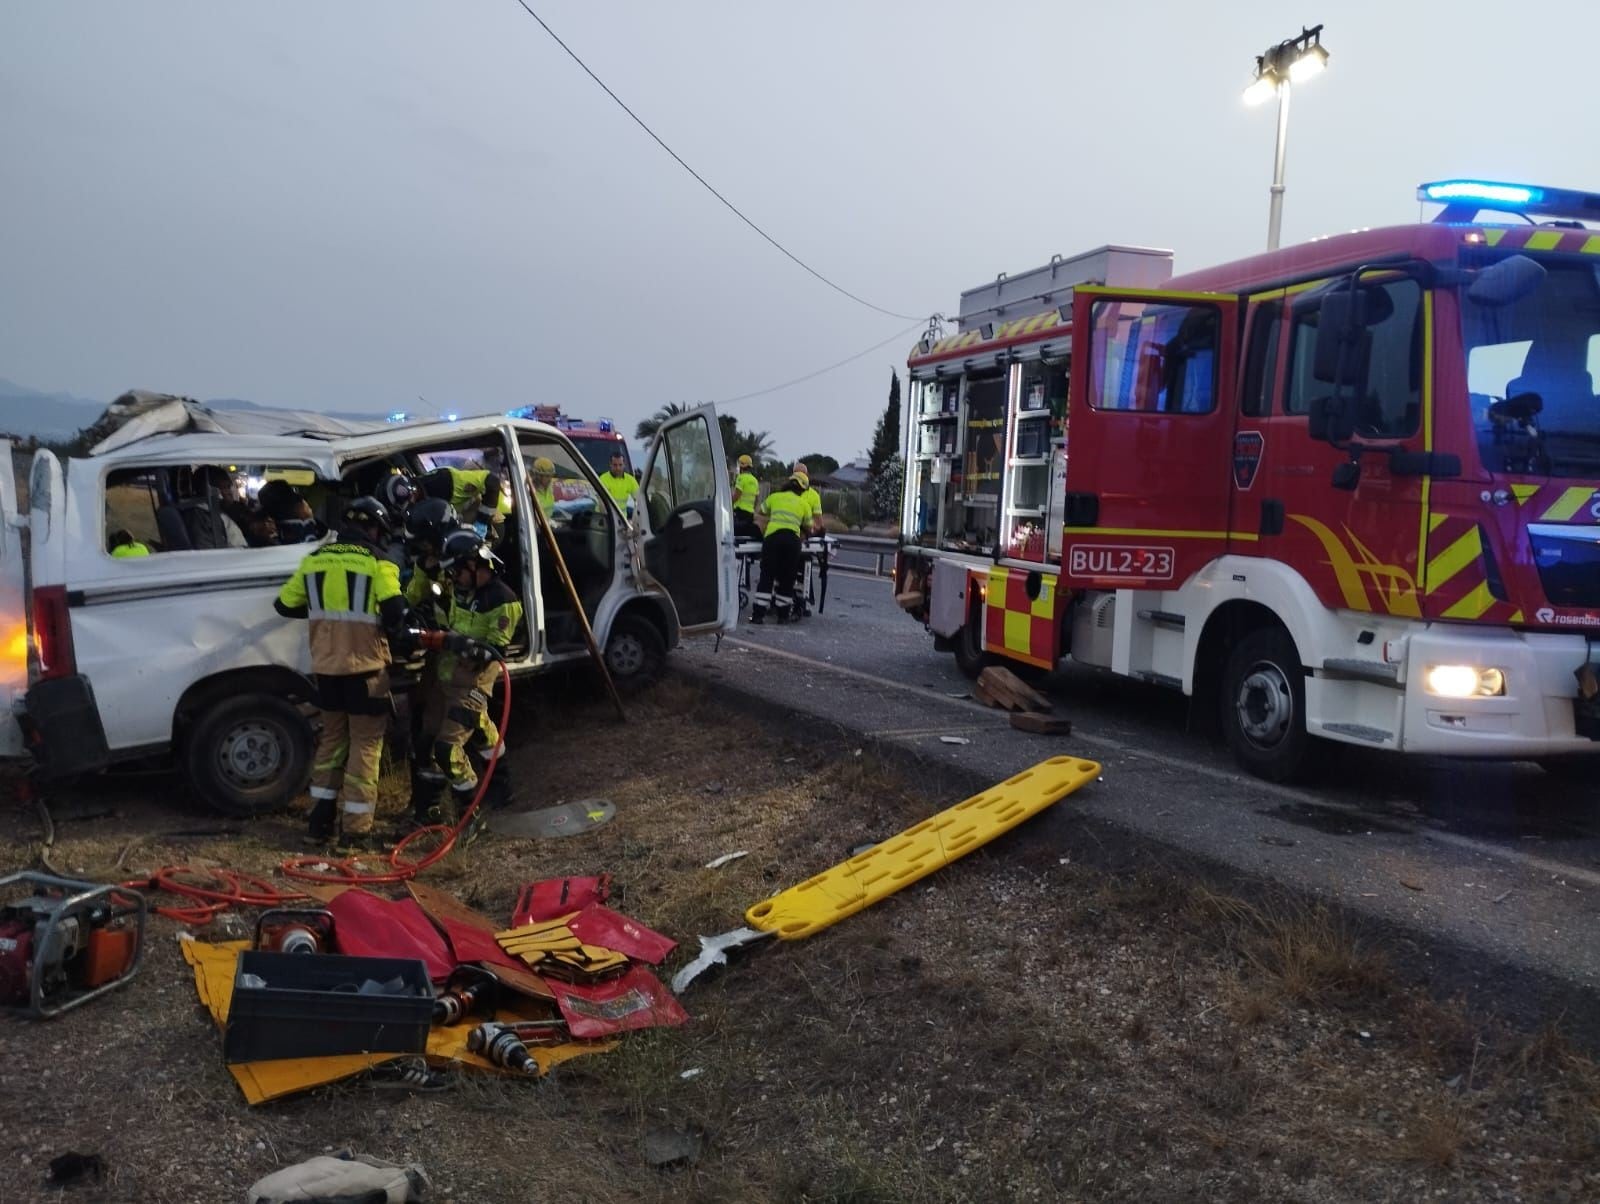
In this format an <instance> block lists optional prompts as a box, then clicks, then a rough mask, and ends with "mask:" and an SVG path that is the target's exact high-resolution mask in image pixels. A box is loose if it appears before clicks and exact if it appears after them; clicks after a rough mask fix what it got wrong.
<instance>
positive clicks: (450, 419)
mask: <svg viewBox="0 0 1600 1204" xmlns="http://www.w3.org/2000/svg"><path fill="white" fill-rule="evenodd" d="M460 417H461V415H460V414H457V413H456V412H455V411H454V410H451V411H450V412H449V413H448V414H446V415H445V416H444V420H445V421H446V422H455V421H457V420H458V419H460Z"/></svg>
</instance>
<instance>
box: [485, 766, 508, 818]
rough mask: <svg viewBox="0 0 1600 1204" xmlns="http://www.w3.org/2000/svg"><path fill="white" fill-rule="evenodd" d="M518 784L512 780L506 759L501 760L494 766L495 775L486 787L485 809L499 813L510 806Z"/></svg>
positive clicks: (490, 778) (492, 775)
mask: <svg viewBox="0 0 1600 1204" xmlns="http://www.w3.org/2000/svg"><path fill="white" fill-rule="evenodd" d="M516 789H517V788H516V784H515V783H514V782H513V781H512V780H511V770H510V768H509V767H507V765H506V761H505V758H504V757H501V758H499V759H498V760H496V761H495V764H494V773H493V774H491V775H490V777H489V784H488V785H487V786H485V787H484V791H483V804H482V805H483V807H484V809H485V810H488V811H498V810H500V809H501V808H502V807H507V806H510V804H511V796H512V795H514V794H515V793H516Z"/></svg>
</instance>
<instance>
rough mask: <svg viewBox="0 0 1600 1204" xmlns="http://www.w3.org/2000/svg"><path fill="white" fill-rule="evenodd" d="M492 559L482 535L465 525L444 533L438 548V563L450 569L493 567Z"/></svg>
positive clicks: (492, 555) (492, 556) (492, 554)
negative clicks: (440, 545)
mask: <svg viewBox="0 0 1600 1204" xmlns="http://www.w3.org/2000/svg"><path fill="white" fill-rule="evenodd" d="M494 559H495V558H494V553H493V552H491V551H490V550H489V545H488V544H486V543H484V542H483V537H482V536H481V535H479V534H478V533H477V532H476V531H474V530H472V529H470V528H467V527H463V528H462V529H461V530H459V531H452V532H450V534H449V535H446V536H445V537H444V546H443V547H441V548H440V549H439V563H440V564H441V565H442V566H443V567H444V568H447V569H450V570H452V571H454V570H455V569H460V568H468V567H471V568H485V569H487V568H493V567H494Z"/></svg>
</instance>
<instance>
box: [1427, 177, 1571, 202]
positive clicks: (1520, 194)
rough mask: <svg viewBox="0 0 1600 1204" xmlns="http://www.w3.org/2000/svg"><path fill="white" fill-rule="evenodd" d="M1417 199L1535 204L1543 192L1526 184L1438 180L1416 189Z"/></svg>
mask: <svg viewBox="0 0 1600 1204" xmlns="http://www.w3.org/2000/svg"><path fill="white" fill-rule="evenodd" d="M1417 199H1418V200H1419V201H1438V202H1441V203H1443V202H1448V201H1482V202H1484V203H1485V204H1494V205H1536V204H1538V203H1539V202H1540V201H1542V200H1544V192H1543V191H1542V190H1541V189H1538V188H1529V187H1528V186H1527V185H1526V184H1496V183H1494V182H1492V181H1489V180H1440V181H1438V182H1436V183H1433V184H1424V185H1423V186H1422V187H1421V188H1419V189H1417Z"/></svg>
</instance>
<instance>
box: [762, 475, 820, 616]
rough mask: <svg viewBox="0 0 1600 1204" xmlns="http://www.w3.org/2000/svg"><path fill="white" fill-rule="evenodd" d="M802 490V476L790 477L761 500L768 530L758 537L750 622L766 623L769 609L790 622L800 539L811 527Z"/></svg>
mask: <svg viewBox="0 0 1600 1204" xmlns="http://www.w3.org/2000/svg"><path fill="white" fill-rule="evenodd" d="M805 492H806V487H805V485H804V484H803V483H802V482H801V479H800V478H799V477H797V476H795V477H790V478H789V479H788V480H787V481H786V482H785V483H784V484H783V486H782V487H781V488H779V489H774V490H773V491H772V492H771V493H769V494H767V498H766V500H765V501H764V502H762V503H761V512H762V513H763V514H765V515H766V516H767V533H766V535H765V536H764V537H763V538H762V540H761V576H760V578H759V579H758V580H757V581H756V593H755V598H754V600H753V601H752V604H751V606H750V621H751V622H752V623H761V622H765V620H766V615H767V611H768V610H771V611H772V612H773V613H774V615H776V617H777V620H778V622H780V623H787V622H788V621H789V607H790V604H791V603H792V602H793V600H794V575H795V570H797V569H798V568H799V567H800V540H801V537H802V536H803V535H804V533H805V532H806V531H808V530H809V529H810V526H811V511H810V509H809V507H808V506H807V505H806V502H805Z"/></svg>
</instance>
